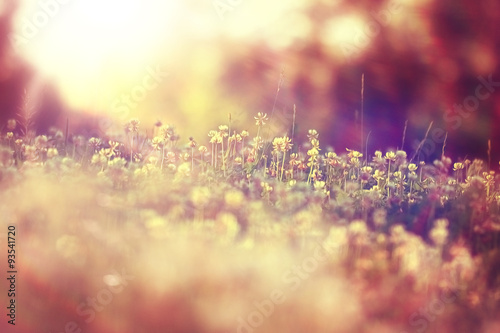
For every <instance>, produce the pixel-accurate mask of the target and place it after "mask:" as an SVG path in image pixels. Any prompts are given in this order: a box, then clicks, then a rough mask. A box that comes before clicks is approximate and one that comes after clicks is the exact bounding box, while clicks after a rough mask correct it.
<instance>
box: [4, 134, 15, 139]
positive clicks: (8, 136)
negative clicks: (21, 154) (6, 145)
mask: <svg viewBox="0 0 500 333" xmlns="http://www.w3.org/2000/svg"><path fill="white" fill-rule="evenodd" d="M13 137H14V133H12V132H7V134H6V135H5V138H6V139H7V140H10V139H12V138H13Z"/></svg>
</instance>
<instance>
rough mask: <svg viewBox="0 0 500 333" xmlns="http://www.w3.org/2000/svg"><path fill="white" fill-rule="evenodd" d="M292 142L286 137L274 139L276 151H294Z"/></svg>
mask: <svg viewBox="0 0 500 333" xmlns="http://www.w3.org/2000/svg"><path fill="white" fill-rule="evenodd" d="M291 142H292V140H291V139H290V138H289V137H287V136H286V135H285V136H283V137H281V138H274V140H273V147H274V150H275V151H280V152H287V151H289V150H290V149H292V144H291Z"/></svg>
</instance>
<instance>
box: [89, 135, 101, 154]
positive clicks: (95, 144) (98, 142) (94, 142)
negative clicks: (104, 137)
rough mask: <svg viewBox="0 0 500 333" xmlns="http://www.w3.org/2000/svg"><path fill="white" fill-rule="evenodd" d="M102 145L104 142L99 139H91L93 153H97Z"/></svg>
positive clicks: (90, 144)
mask: <svg viewBox="0 0 500 333" xmlns="http://www.w3.org/2000/svg"><path fill="white" fill-rule="evenodd" d="M101 145H102V141H101V139H99V138H90V139H89V146H90V148H92V150H93V151H96V150H97V149H99V147H100V146H101Z"/></svg>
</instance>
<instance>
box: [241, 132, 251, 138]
mask: <svg viewBox="0 0 500 333" xmlns="http://www.w3.org/2000/svg"><path fill="white" fill-rule="evenodd" d="M247 136H249V134H248V132H247V131H241V137H242V138H246V137H247Z"/></svg>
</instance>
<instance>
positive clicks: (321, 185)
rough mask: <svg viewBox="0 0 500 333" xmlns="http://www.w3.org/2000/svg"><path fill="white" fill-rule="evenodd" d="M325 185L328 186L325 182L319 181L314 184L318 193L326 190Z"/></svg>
mask: <svg viewBox="0 0 500 333" xmlns="http://www.w3.org/2000/svg"><path fill="white" fill-rule="evenodd" d="M325 185H326V183H325V182H324V181H317V182H314V189H315V190H316V191H318V190H322V189H324V188H325Z"/></svg>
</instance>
